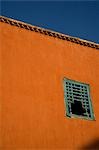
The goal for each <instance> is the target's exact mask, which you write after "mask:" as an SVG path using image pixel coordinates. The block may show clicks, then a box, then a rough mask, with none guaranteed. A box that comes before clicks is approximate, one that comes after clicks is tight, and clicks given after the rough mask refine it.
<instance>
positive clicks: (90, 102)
mask: <svg viewBox="0 0 99 150" xmlns="http://www.w3.org/2000/svg"><path fill="white" fill-rule="evenodd" d="M66 82H69V83H73V84H78V85H81V86H86V88H87V95H88V102H89V109H90V115H91V117H88V116H81V115H76V114H72V113H70V112H69V108H68V100H67V99H68V98H67V93H66V90H67V89H66ZM63 83H64V103H65V116H67V117H69V118H82V119H87V120H95V116H94V111H93V105H92V100H91V94H90V93H91V92H90V85H89V84H86V83H83V82H79V81H75V80H71V79H68V78H66V77H64V78H63Z"/></svg>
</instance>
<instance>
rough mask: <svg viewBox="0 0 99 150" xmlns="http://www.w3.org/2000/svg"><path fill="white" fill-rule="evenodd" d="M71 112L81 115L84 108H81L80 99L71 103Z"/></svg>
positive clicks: (84, 111)
mask: <svg viewBox="0 0 99 150" xmlns="http://www.w3.org/2000/svg"><path fill="white" fill-rule="evenodd" d="M71 112H72V114H76V115H80V116H83V115H84V113H86V110H85V109H84V108H83V106H82V103H81V101H75V100H74V103H72V104H71Z"/></svg>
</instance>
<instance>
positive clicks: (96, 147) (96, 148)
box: [80, 138, 99, 150]
mask: <svg viewBox="0 0 99 150" xmlns="http://www.w3.org/2000/svg"><path fill="white" fill-rule="evenodd" d="M80 150H99V138H98V139H94V140H93V141H91V142H90V143H88V144H87V145H84V146H83V147H82V148H81V149H80Z"/></svg>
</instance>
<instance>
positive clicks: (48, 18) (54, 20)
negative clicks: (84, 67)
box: [1, 0, 99, 43]
mask: <svg viewBox="0 0 99 150" xmlns="http://www.w3.org/2000/svg"><path fill="white" fill-rule="evenodd" d="M1 15H3V16H6V17H10V18H14V19H16V20H21V21H23V22H26V23H30V24H32V25H36V26H40V27H43V28H47V29H51V30H54V31H58V32H61V33H64V34H67V35H71V36H75V37H79V38H82V39H86V40H89V41H93V42H96V43H99V1H38V0H37V1H23V0H22V1H9V0H8V1H4V0H2V1H1Z"/></svg>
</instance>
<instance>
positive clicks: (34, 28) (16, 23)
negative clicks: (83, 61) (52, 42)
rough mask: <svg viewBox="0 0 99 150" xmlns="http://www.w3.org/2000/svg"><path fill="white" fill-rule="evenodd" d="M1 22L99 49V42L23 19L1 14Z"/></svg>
mask: <svg viewBox="0 0 99 150" xmlns="http://www.w3.org/2000/svg"><path fill="white" fill-rule="evenodd" d="M0 22H4V23H8V24H10V25H12V26H17V27H20V28H24V29H26V30H30V31H34V32H39V33H41V34H44V35H48V36H52V37H55V38H58V39H61V40H66V41H71V42H73V43H76V44H80V45H83V46H87V47H91V48H95V49H99V44H97V43H94V42H90V41H87V40H82V39H80V38H76V37H72V36H69V35H65V34H62V33H58V32H54V31H51V30H48V29H44V28H40V27H37V26H33V25H30V24H27V23H24V22H21V21H17V20H14V19H11V18H7V17H4V16H0Z"/></svg>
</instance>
